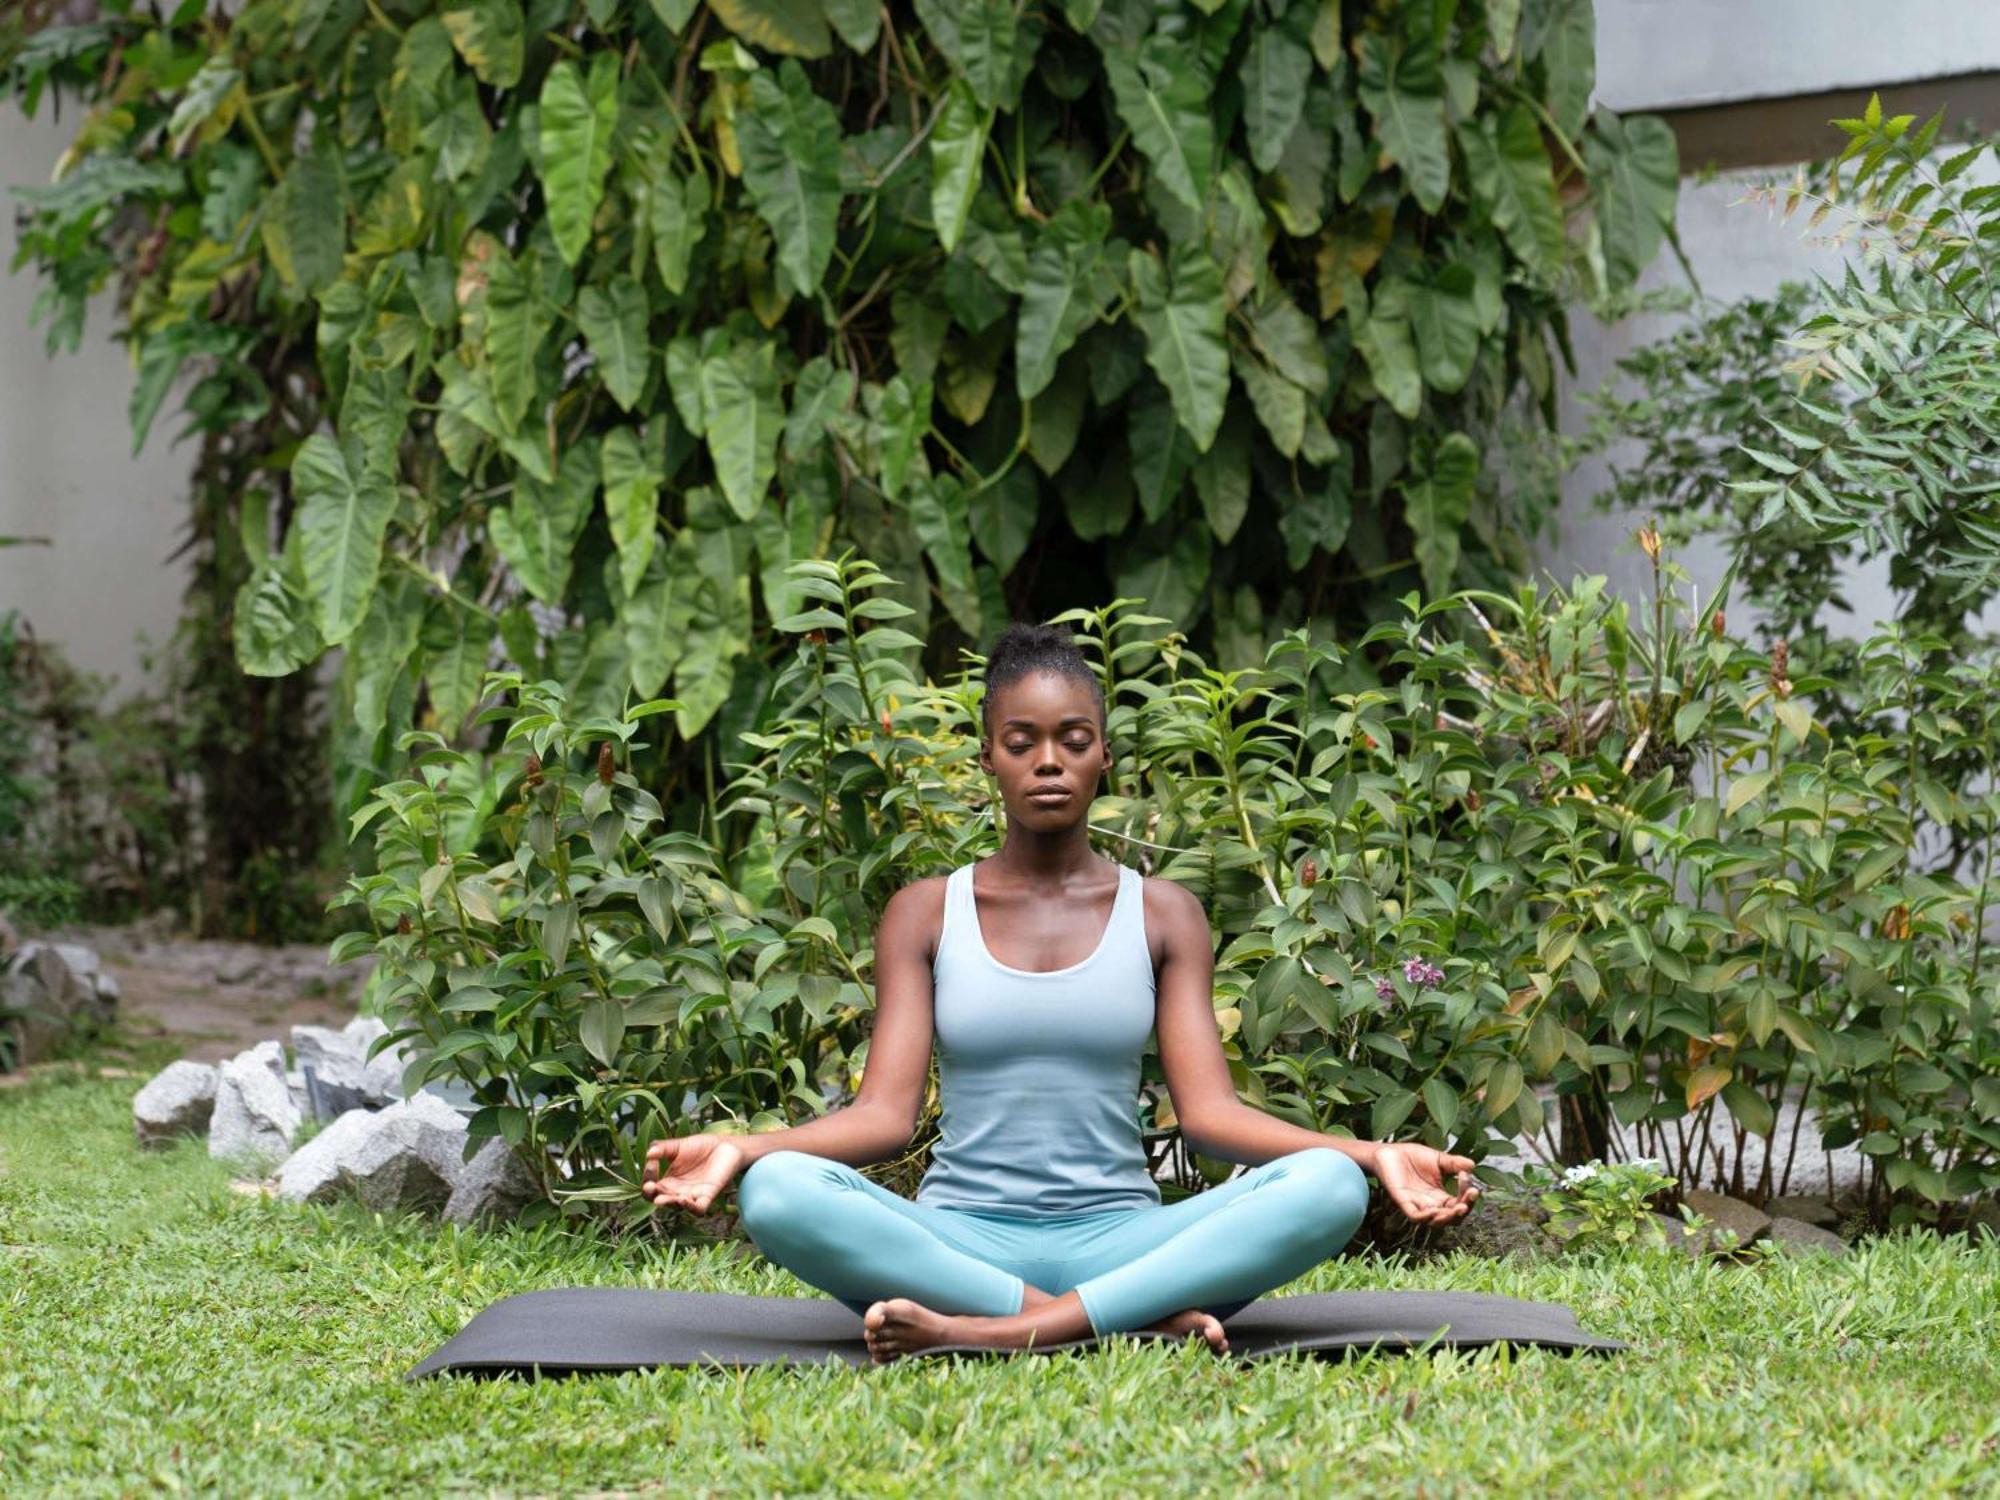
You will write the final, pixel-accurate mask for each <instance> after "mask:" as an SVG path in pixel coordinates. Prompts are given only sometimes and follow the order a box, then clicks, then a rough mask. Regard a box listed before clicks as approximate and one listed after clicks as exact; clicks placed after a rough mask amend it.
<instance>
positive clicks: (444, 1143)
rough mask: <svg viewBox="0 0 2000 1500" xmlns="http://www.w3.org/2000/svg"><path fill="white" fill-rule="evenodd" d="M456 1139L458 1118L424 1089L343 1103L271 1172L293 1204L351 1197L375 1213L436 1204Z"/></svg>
mask: <svg viewBox="0 0 2000 1500" xmlns="http://www.w3.org/2000/svg"><path fill="white" fill-rule="evenodd" d="M464 1145H465V1117H464V1116H463V1115H461V1114H459V1112H458V1111H457V1110H455V1109H453V1108H452V1107H451V1106H450V1105H449V1104H446V1103H445V1102H444V1101H443V1100H442V1099H439V1098H437V1097H436V1096H434V1095H431V1094H425V1093H421V1092H420V1093H418V1094H417V1095H416V1096H415V1097H414V1098H411V1099H408V1100H405V1101H402V1102H399V1103H396V1104H391V1105H389V1106H388V1107H386V1108H384V1109H380V1110H368V1109H351V1110H349V1111H348V1112H347V1113H346V1114H343V1115H342V1116H341V1117H340V1118H339V1119H337V1120H335V1121H334V1122H333V1123H332V1124H331V1125H329V1126H327V1127H326V1129H325V1130H322V1131H321V1132H320V1133H319V1134H318V1135H316V1136H314V1137H313V1138H312V1139H311V1140H309V1141H307V1142H306V1143H305V1145H303V1146H301V1147H300V1148H299V1149H298V1150H297V1151H296V1152H295V1153H293V1155H292V1157H291V1159H290V1160H289V1161H287V1162H286V1163H285V1165H284V1168H283V1170H281V1171H280V1172H279V1174H278V1196H279V1197H281V1198H288V1199H290V1200H292V1201H293V1202H295V1203H330V1202H333V1201H335V1200H336V1199H339V1198H342V1197H348V1196H352V1197H354V1198H358V1199H359V1200H360V1201H361V1202H362V1203H363V1204H364V1205H365V1206H367V1207H368V1208H371V1209H374V1210H376V1211H377V1212H379V1213H392V1214H393V1213H408V1212H411V1211H413V1210H417V1209H442V1208H444V1207H445V1206H446V1205H447V1204H448V1203H449V1201H450V1199H451V1197H452V1190H453V1187H454V1185H455V1183H456V1181H457V1179H458V1176H459V1173H460V1169H461V1168H462V1167H463V1165H464V1162H463V1152H464Z"/></svg>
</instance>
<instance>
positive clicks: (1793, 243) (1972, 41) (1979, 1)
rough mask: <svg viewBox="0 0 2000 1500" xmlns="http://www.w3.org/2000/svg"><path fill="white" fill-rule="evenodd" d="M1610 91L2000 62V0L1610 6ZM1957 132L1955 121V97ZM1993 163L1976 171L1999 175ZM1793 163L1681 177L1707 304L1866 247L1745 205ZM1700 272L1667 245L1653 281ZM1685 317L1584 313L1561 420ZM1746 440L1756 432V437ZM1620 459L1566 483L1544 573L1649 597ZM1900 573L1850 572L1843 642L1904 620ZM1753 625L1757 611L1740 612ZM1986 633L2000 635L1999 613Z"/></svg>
mask: <svg viewBox="0 0 2000 1500" xmlns="http://www.w3.org/2000/svg"><path fill="white" fill-rule="evenodd" d="M1597 18H1598V30H1597V39H1598V52H1597V69H1598V83H1597V94H1596V97H1597V98H1598V99H1600V100H1602V101H1603V102H1605V103H1607V104H1609V105H1611V106H1612V107H1614V108H1619V109H1625V110H1638V109H1660V108H1667V107H1670V106H1673V105H1676V104H1687V103H1697V102H1699V103H1712V102H1715V101H1716V100H1718V99H1745V98H1752V97H1758V96H1762V95H1768V94H1775V93H1813V92H1818V91H1821V90H1826V89H1833V88H1842V87H1853V86H1857V85H1858V86H1862V87H1867V86H1869V85H1871V84H1878V83H1879V84H1889V83H1894V82H1903V81H1908V80H1911V79H1917V78H1924V77H1936V76H1940V75H1949V74H1960V73H1965V72H1969V71H1976V70H1983V69H2000V4H1995V3H1989V0H1905V3H1904V4H1901V5H1899V6H1896V7H1894V8H1893V10H1892V9H1891V8H1889V7H1884V6H1882V5H1880V4H1875V3H1868V0H1752V3H1747V4H1745V3H1734V4H1727V3H1720V0H1598V7H1597ZM1946 109H1947V112H1946V116H1945V118H1946V123H1947V126H1949V124H1950V122H1951V120H1952V118H1953V114H1952V111H1951V109H1950V106H1949V102H1948V100H1947V105H1946ZM1987 166H1988V164H1987V163H1982V164H1981V167H1980V168H1979V169H1978V170H1980V171H1981V172H1982V173H1984V172H1985V171H1986V170H1987ZM1791 175H1792V172H1791V169H1790V168H1760V169H1751V170H1745V171H1740V172H1733V173H1723V174H1719V175H1717V176H1715V177H1714V178H1712V179H1710V180H1709V181H1706V182H1698V181H1696V180H1693V179H1683V181H1682V184H1681V198H1680V210H1679V224H1678V227H1679V231H1680V238H1681V244H1682V247H1683V249H1684V250H1685V251H1686V252H1687V257H1688V261H1689V263H1690V265H1691V266H1692V267H1693V269H1694V274H1695V276H1696V278H1697V280H1698V282H1699V286H1700V290H1701V293H1702V294H1703V296H1705V297H1706V298H1708V299H1711V300H1712V301H1714V302H1718V303H1726V302H1734V301H1737V300H1740V299H1742V298H1745V297H1750V296H1757V295H1763V294H1768V293H1770V292H1772V291H1774V290H1776V288H1777V287H1778V286H1779V284H1780V283H1782V282H1785V281H1811V280H1812V279H1813V277H1814V276H1815V275H1822V276H1832V277H1836V278H1837V277H1838V275H1839V273H1840V269H1841V266H1842V263H1843V261H1844V259H1845V258H1846V257H1847V256H1849V255H1851V254H1853V253H1854V252H1853V250H1852V247H1851V246H1850V247H1845V248H1835V247H1832V246H1830V245H1829V244H1828V243H1827V241H1828V238H1829V236H1830V235H1831V233H1832V231H1833V228H1834V225H1835V221H1834V220H1833V219H1832V218H1829V219H1828V220H1827V221H1826V222H1825V223H1823V224H1822V226H1821V229H1820V230H1819V231H1817V232H1814V231H1808V230H1807V228H1806V220H1807V217H1808V215H1807V214H1806V212H1804V211H1803V210H1802V211H1800V212H1799V213H1797V214H1796V215H1794V217H1793V218H1792V219H1791V220H1790V221H1786V220H1784V219H1783V218H1781V217H1779V216H1778V214H1777V213H1776V211H1775V210H1773V209H1771V208H1769V207H1768V206H1765V205H1761V204H1756V203H1751V202H1746V201H1744V200H1745V189H1746V188H1747V187H1748V186H1750V185H1751V184H1753V183H1758V182H1773V181H1788V180H1789V179H1790V177H1791ZM1686 284H1687V278H1686V276H1685V275H1684V274H1683V272H1682V270H1681V267H1680V265H1679V263H1678V262H1677V261H1676V260H1675V259H1674V257H1673V254H1672V252H1671V250H1669V249H1667V248H1665V247H1663V248H1662V250H1661V252H1660V254H1659V256H1658V257H1657V258H1656V259H1655V260H1654V262H1653V264H1652V265H1651V266H1650V267H1649V268H1648V269H1647V271H1646V273H1645V274H1644V276H1642V277H1641V280H1640V285H1641V286H1642V287H1646V288H1655V287H1668V286H1680V287H1685V286H1686ZM1674 325H1675V320H1674V319H1672V318H1667V317H1659V316H1649V317H1631V318H1627V319H1624V320H1623V321H1621V322H1619V323H1617V324H1615V325H1612V326H1606V325H1604V324H1602V323H1600V322H1598V321H1597V320H1596V319H1595V318H1593V317H1591V316H1590V314H1589V313H1587V312H1584V311H1582V310H1578V311H1576V312H1574V313H1573V314H1572V318H1571V331H1572V335H1573V343H1574V347H1575V349H1576V356H1577V372H1576V375H1575V377H1574V378H1566V379H1565V380H1564V381H1563V383H1562V398H1561V420H1562V423H1563V426H1564V428H1565V430H1568V431H1576V430H1578V429H1580V427H1581V426H1582V423H1583V420H1584V411H1583V407H1582V403H1581V402H1580V400H1579V396H1580V395H1581V394H1582V393H1585V392H1590V391H1595V390H1596V389H1598V388H1599V386H1601V385H1602V383H1603V382H1604V381H1605V380H1607V379H1609V378H1610V377H1611V376H1613V375H1614V374H1615V373H1616V370H1615V367H1616V362H1617V360H1618V359H1619V358H1620V357H1621V356H1623V355H1625V354H1628V353H1630V352H1632V351H1633V350H1635V349H1638V348H1640V347H1642V346H1643V345H1645V344H1647V343H1650V342H1652V341H1653V340H1655V339H1657V338H1659V337H1661V336H1662V335H1664V334H1665V333H1667V332H1668V331H1669V330H1670V329H1671V328H1672V327H1673V326H1674ZM1743 436H1744V439H1745V440H1746V441H1749V440H1751V435H1750V434H1748V433H1746V434H1744V435H1743ZM1609 467H1610V466H1609V464H1608V463H1607V462H1606V461H1604V460H1601V459H1600V460H1593V461H1589V462H1585V463H1582V464H1579V465H1578V466H1577V467H1576V468H1575V469H1574V470H1573V471H1571V472H1570V473H1569V474H1568V475H1566V476H1565V478H1564V482H1563V500H1562V508H1561V512H1560V515H1559V527H1560V532H1559V535H1558V537H1557V538H1556V539H1555V540H1554V541H1553V542H1552V543H1551V544H1550V545H1549V546H1548V547H1547V548H1546V549H1545V551H1544V554H1543V559H1542V560H1543V565H1544V567H1545V568H1546V569H1547V570H1548V572H1549V573H1551V574H1553V575H1554V576H1555V577H1556V578H1558V579H1559V580H1561V581H1562V582H1564V583H1567V582H1568V581H1569V580H1570V578H1571V577H1572V576H1573V575H1574V574H1577V573H1604V574H1607V575H1609V577H1610V579H1611V581H1612V585H1613V587H1614V588H1615V589H1617V590H1619V591H1621V592H1623V593H1625V594H1627V595H1628V596H1629V597H1639V596H1640V595H1642V594H1643V593H1644V592H1645V591H1646V589H1647V588H1648V587H1649V584H1648V583H1647V582H1646V580H1647V579H1648V577H1649V568H1648V566H1647V564H1646V562H1645V559H1644V558H1643V557H1641V556H1640V554H1639V552H1638V549H1637V547H1636V546H1635V545H1634V543H1633V540H1632V537H1633V533H1634V531H1635V530H1636V529H1637V527H1638V526H1639V524H1640V523H1641V522H1642V521H1643V520H1644V515H1643V513H1641V512H1636V511H1635V512H1633V513H1631V514H1621V515H1604V514H1601V513H1600V512H1599V511H1598V510H1597V509H1596V508H1595V507H1594V506H1593V504H1592V503H1591V502H1592V499H1593V497H1594V496H1596V495H1597V494H1598V493H1600V492H1601V491H1602V490H1603V489H1604V487H1605V485H1606V483H1607V476H1608V470H1609ZM1679 560H1680V561H1681V562H1682V564H1683V565H1684V566H1686V567H1687V568H1688V569H1689V571H1690V572H1691V573H1692V574H1693V575H1694V577H1695V580H1696V582H1697V584H1698V585H1699V586H1700V587H1701V589H1702V591H1703V597H1704V598H1705V597H1706V595H1707V590H1708V587H1709V585H1710V584H1712V583H1713V581H1714V580H1715V579H1716V578H1718V577H1719V576H1720V574H1721V572H1722V568H1723V563H1724V561H1725V559H1724V558H1723V557H1722V556H1721V555H1720V553H1719V551H1718V550H1716V549H1714V548H1708V549H1697V550H1694V551H1692V552H1690V553H1687V554H1684V555H1682V556H1681V558H1680V559H1679ZM1887 571H1888V570H1887V566H1886V564H1876V565H1871V566H1867V567H1863V568H1860V569H1858V570H1856V571H1854V572H1853V573H1852V574H1850V576H1849V580H1848V587H1847V590H1846V592H1847V597H1848V599H1849V601H1850V603H1851V604H1852V606H1853V608H1852V612H1851V613H1849V614H1847V615H1844V616H1841V617H1839V618H1837V619H1834V620H1831V621H1829V622H1828V623H1829V627H1830V628H1831V629H1833V630H1834V631H1835V632H1836V633H1839V634H1845V635H1857V636H1858V635H1865V634H1867V633H1868V631H1869V629H1870V628H1871V626H1872V625H1873V624H1874V623H1875V622H1876V621H1878V620H1883V619H1887V618H1891V617H1893V616H1894V615H1895V614H1896V612H1897V601H1896V599H1895V597H1894V595H1893V594H1892V592H1891V591H1890V589H1889V587H1888V584H1887ZM1732 615H1733V617H1734V618H1737V619H1739V620H1741V619H1744V618H1745V616H1746V615H1747V611H1742V610H1736V611H1732ZM1988 628H1991V629H2000V608H1996V609H1995V610H1994V611H1990V612H1989V615H1988Z"/></svg>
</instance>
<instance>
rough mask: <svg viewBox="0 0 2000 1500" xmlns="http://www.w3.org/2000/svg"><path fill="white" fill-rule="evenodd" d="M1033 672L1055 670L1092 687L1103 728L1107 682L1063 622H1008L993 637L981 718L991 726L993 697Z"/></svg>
mask: <svg viewBox="0 0 2000 1500" xmlns="http://www.w3.org/2000/svg"><path fill="white" fill-rule="evenodd" d="M1034 672H1054V673H1056V674H1057V675H1058V676H1062V677H1069V678H1073V679H1074V680H1076V681H1077V682H1079V683H1082V684H1083V685H1084V686H1086V687H1088V688H1089V689H1090V696H1091V699H1092V700H1093V701H1094V702H1095V703H1096V704H1097V723H1098V728H1099V729H1102V728H1103V727H1104V684H1103V683H1102V682H1100V681H1099V680H1098V677H1097V672H1096V670H1095V669H1094V668H1093V667H1092V666H1091V665H1090V661H1089V658H1087V657H1086V656H1085V655H1084V654H1083V653H1082V652H1081V651H1079V650H1077V648H1076V642H1075V641H1074V640H1073V639H1071V637H1070V633H1069V631H1067V630H1065V629H1064V628H1063V627H1062V626H1060V625H1023V624H1020V623H1019V622H1016V623H1015V624H1012V625H1009V626H1008V627H1007V628H1006V629H1005V630H1003V631H1001V632H1000V634H999V635H998V636H996V637H994V640H993V645H992V647H991V648H990V649H989V650H988V651H987V653H986V697H985V699H984V700H983V701H982V703H981V705H980V719H981V721H982V723H983V724H984V725H985V726H986V728H987V729H988V731H989V732H990V731H991V728H992V719H993V699H994V697H995V696H996V695H997V694H998V693H999V691H1000V689H1002V688H1003V687H1005V686H1007V684H1008V683H1010V682H1018V681H1020V680H1021V679H1022V678H1023V677H1026V676H1028V675H1029V674H1030V673H1034Z"/></svg>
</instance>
